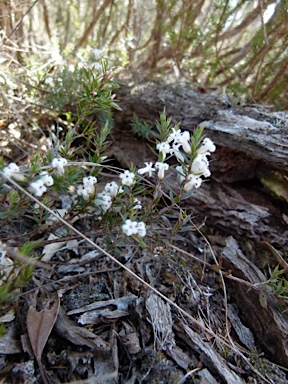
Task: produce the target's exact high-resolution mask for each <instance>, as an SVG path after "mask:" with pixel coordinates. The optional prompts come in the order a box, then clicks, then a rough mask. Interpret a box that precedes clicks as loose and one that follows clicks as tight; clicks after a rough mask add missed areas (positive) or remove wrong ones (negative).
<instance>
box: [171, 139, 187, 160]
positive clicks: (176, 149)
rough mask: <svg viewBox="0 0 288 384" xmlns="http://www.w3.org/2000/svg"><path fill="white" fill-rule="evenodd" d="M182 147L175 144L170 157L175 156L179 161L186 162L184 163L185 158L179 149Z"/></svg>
mask: <svg viewBox="0 0 288 384" xmlns="http://www.w3.org/2000/svg"><path fill="white" fill-rule="evenodd" d="M180 145H181V144H179V143H178V144H175V143H173V145H172V148H170V151H169V153H170V155H172V156H173V155H174V156H175V157H176V159H177V160H178V161H182V162H184V161H185V159H184V156H183V155H182V153H181V152H180V151H179V147H180Z"/></svg>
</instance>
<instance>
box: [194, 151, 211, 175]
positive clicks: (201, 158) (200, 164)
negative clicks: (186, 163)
mask: <svg viewBox="0 0 288 384" xmlns="http://www.w3.org/2000/svg"><path fill="white" fill-rule="evenodd" d="M191 171H192V172H193V173H195V174H197V175H203V176H205V177H209V176H210V175H211V172H210V171H209V161H208V159H207V157H206V156H205V155H200V154H199V155H197V157H196V159H195V160H194V161H193V164H192V167H191ZM206 175H207V176H206Z"/></svg>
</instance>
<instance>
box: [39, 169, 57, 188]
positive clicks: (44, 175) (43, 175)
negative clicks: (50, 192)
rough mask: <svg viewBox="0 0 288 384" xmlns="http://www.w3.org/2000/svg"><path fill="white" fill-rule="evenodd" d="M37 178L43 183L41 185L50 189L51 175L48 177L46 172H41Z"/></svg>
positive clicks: (52, 181) (51, 183)
mask: <svg viewBox="0 0 288 384" xmlns="http://www.w3.org/2000/svg"><path fill="white" fill-rule="evenodd" d="M39 176H41V178H40V180H42V181H43V183H44V184H45V185H46V187H51V185H53V184H54V180H53V177H52V176H51V175H49V173H48V172H46V171H44V172H41V173H40V175H39Z"/></svg>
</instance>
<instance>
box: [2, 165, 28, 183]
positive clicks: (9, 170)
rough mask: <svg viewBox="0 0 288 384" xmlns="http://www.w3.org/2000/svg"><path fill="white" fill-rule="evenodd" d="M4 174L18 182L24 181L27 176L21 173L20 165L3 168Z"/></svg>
mask: <svg viewBox="0 0 288 384" xmlns="http://www.w3.org/2000/svg"><path fill="white" fill-rule="evenodd" d="M2 172H3V174H4V176H5V177H8V178H11V177H13V179H15V180H18V181H23V180H24V179H25V176H24V175H23V173H22V172H21V171H20V168H19V167H18V165H17V164H15V163H10V164H8V165H7V166H6V167H5V168H3V170H2Z"/></svg>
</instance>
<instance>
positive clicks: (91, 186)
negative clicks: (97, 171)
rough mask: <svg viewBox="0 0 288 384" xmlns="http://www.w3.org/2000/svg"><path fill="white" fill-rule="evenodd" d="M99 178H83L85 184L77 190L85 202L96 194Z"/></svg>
mask: <svg viewBox="0 0 288 384" xmlns="http://www.w3.org/2000/svg"><path fill="white" fill-rule="evenodd" d="M96 183H97V178H96V177H94V176H88V177H83V184H81V185H80V186H79V187H78V188H77V195H78V196H82V197H83V199H84V200H87V199H89V197H90V196H91V195H93V194H94V192H95V184H96Z"/></svg>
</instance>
